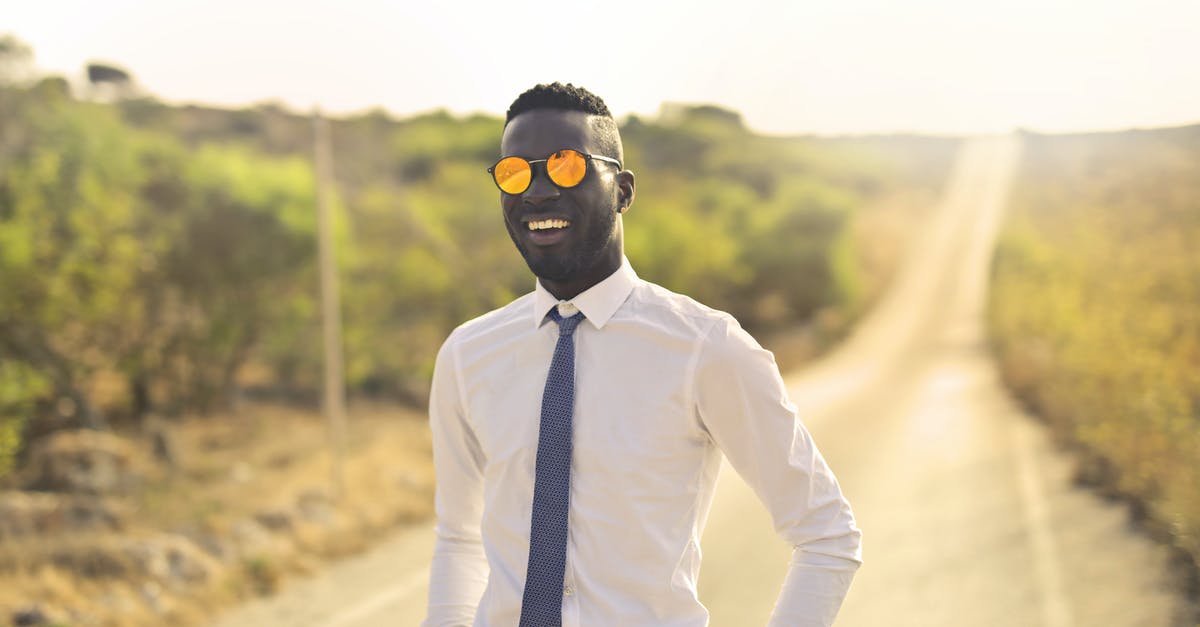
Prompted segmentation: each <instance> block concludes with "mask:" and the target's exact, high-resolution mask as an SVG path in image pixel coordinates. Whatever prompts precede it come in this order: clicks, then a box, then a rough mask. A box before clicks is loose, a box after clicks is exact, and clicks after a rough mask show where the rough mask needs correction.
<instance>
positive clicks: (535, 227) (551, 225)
mask: <svg viewBox="0 0 1200 627" xmlns="http://www.w3.org/2000/svg"><path fill="white" fill-rule="evenodd" d="M527 224H528V226H529V230H530V231H542V230H545V229H565V228H567V227H568V226H570V225H571V223H570V222H568V221H567V220H535V221H531V222H528V223H527Z"/></svg>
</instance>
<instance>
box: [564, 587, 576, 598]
mask: <svg viewBox="0 0 1200 627" xmlns="http://www.w3.org/2000/svg"><path fill="white" fill-rule="evenodd" d="M572 594H575V588H573V587H571V584H567V585H565V586H563V596H568V597H569V596H571V595H572Z"/></svg>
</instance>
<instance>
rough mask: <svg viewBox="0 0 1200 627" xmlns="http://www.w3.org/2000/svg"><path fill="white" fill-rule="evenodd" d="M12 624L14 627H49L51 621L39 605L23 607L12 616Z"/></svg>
mask: <svg viewBox="0 0 1200 627" xmlns="http://www.w3.org/2000/svg"><path fill="white" fill-rule="evenodd" d="M12 624H13V626H14V627H27V626H31V625H49V624H50V619H49V618H48V617H47V616H46V614H45V612H43V611H42V608H41V607H40V606H38V605H30V606H29V607H23V608H21V609H19V610H17V611H15V612H13V614H12Z"/></svg>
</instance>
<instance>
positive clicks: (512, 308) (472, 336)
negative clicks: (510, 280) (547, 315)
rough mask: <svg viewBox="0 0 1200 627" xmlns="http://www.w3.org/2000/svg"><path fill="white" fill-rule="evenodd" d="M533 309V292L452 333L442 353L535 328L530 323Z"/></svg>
mask: <svg viewBox="0 0 1200 627" xmlns="http://www.w3.org/2000/svg"><path fill="white" fill-rule="evenodd" d="M532 307H533V292H530V293H528V294H525V295H524V296H521V297H520V298H517V299H516V300H514V301H512V302H511V303H509V304H507V305H505V306H503V307H500V308H498V309H493V310H491V311H489V312H487V313H485V314H483V315H481V316H478V317H475V318H472V319H470V320H468V321H466V322H464V323H462V324H460V325H458V326H457V327H455V329H454V330H453V331H451V332H450V335H449V336H448V337H447V338H446V341H445V342H444V343H443V344H442V352H445V351H446V350H448V349H450V348H453V349H457V348H458V347H462V346H469V345H471V344H474V343H476V342H479V341H481V340H483V341H487V340H488V339H489V338H492V337H494V336H496V335H498V334H511V333H513V332H514V331H516V330H519V329H521V328H522V326H521V325H524V327H525V328H526V329H527V330H528V329H530V328H532V327H533V323H532V322H531V321H530V320H531V318H530V317H531V316H532Z"/></svg>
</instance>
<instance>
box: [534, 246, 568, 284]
mask: <svg viewBox="0 0 1200 627" xmlns="http://www.w3.org/2000/svg"><path fill="white" fill-rule="evenodd" d="M521 253H522V256H524V257H525V263H526V265H528V266H529V270H530V271H531V272H533V274H534V276H536V277H537V278H539V279H543V280H546V281H558V282H562V281H569V280H571V279H572V278H574V277H575V275H576V274H578V272H579V260H578V259H564V258H562V257H556V256H544V257H538V258H536V259H535V258H532V257H530V255H528V254H526V253H525V251H521Z"/></svg>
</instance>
